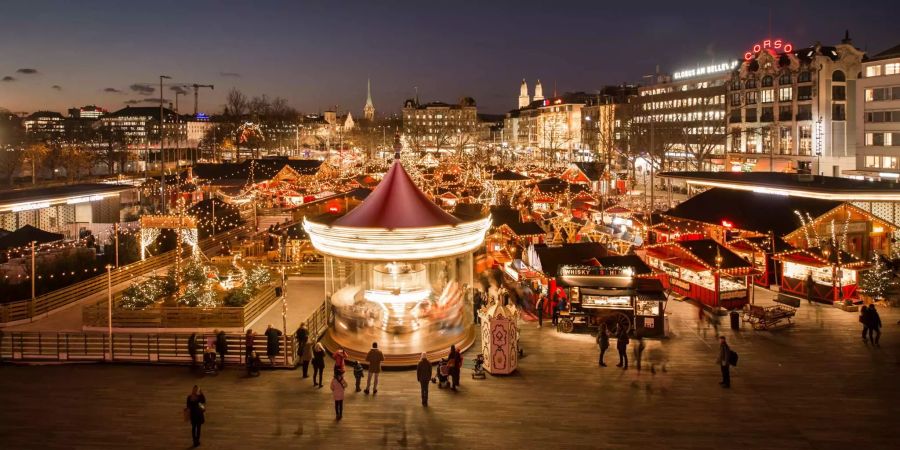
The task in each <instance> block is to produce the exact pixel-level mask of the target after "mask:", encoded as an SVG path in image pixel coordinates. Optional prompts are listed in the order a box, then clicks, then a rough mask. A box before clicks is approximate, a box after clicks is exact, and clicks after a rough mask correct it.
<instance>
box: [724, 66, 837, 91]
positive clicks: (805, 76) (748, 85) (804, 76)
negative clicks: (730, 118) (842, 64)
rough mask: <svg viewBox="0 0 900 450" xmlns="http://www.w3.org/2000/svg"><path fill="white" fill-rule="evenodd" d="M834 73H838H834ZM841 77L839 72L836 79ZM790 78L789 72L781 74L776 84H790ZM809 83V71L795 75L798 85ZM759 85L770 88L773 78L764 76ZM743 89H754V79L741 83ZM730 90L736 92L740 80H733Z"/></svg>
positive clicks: (773, 83)
mask: <svg viewBox="0 0 900 450" xmlns="http://www.w3.org/2000/svg"><path fill="white" fill-rule="evenodd" d="M836 72H840V71H836ZM842 75H843V72H841V76H838V78H842ZM792 78H793V77H792V75H791V73H790V72H788V71H785V72H782V73H781V75H779V76H778V84H780V85H785V84H791V81H792ZM810 81H812V73H811V72H810V71H808V70H804V71H802V72H800V73H798V74H797V82H798V83H808V82H810ZM835 81H843V79H841V80H835ZM759 84H760V85H761V86H762V87H772V86H774V85H775V77H773V76H772V75H766V76H764V77H762V78H760V80H759ZM743 88H744V89H756V78H748V79H747V80H745V81H744V83H743ZM731 89H732V90H734V91H738V90H740V89H741V80H740V79H739V78H735V79H733V80H732V81H731Z"/></svg>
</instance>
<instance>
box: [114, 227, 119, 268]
mask: <svg viewBox="0 0 900 450" xmlns="http://www.w3.org/2000/svg"><path fill="white" fill-rule="evenodd" d="M113 233H115V235H114V236H113V237H114V242H115V246H116V268H117V269H118V268H119V222H116V223H114V224H113Z"/></svg>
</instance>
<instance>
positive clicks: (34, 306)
mask: <svg viewBox="0 0 900 450" xmlns="http://www.w3.org/2000/svg"><path fill="white" fill-rule="evenodd" d="M35 244H37V241H31V320H34V315H35V314H36V313H37V302H36V301H35V295H34V293H35V291H34V278H35V268H34V263H35V255H34V253H35V251H34V250H35V247H34V246H35Z"/></svg>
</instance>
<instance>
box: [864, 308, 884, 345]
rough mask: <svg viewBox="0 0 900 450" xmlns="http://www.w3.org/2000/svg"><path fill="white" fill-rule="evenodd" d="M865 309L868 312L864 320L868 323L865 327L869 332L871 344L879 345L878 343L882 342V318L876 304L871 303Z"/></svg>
mask: <svg viewBox="0 0 900 450" xmlns="http://www.w3.org/2000/svg"><path fill="white" fill-rule="evenodd" d="M865 308H866V310H867V311H866V315H865V316H864V320H865V321H866V323H865V327H866V328H868V330H869V342H871V343H873V344H875V345H878V341H879V340H881V316H880V315H879V314H878V311H877V310H876V309H875V304H874V303H870V304H869V306H868V307H865Z"/></svg>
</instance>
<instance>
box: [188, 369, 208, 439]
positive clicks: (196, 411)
mask: <svg viewBox="0 0 900 450" xmlns="http://www.w3.org/2000/svg"><path fill="white" fill-rule="evenodd" d="M184 415H185V418H186V419H187V420H189V421H190V422H191V439H193V441H194V447H197V446H199V445H200V427H201V426H202V425H203V423H204V422H206V396H205V395H203V391H201V390H200V388H199V387H198V386H197V385H196V384H195V385H194V388H193V389H191V395H188V396H187V403H186V405H185V407H184Z"/></svg>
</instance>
